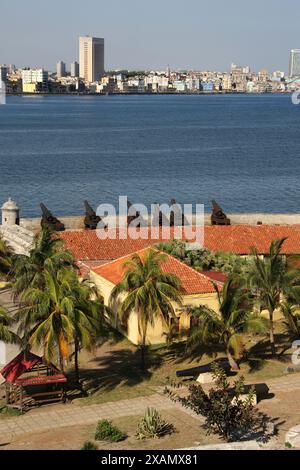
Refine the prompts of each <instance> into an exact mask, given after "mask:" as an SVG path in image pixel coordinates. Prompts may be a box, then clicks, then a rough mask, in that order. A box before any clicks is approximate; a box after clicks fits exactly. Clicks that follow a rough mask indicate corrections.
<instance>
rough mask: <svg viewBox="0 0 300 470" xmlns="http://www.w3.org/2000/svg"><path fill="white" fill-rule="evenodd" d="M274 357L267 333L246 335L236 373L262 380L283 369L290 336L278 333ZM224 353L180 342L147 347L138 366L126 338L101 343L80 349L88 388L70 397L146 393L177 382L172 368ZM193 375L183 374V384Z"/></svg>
mask: <svg viewBox="0 0 300 470" xmlns="http://www.w3.org/2000/svg"><path fill="white" fill-rule="evenodd" d="M278 343H279V347H278V351H279V353H281V355H280V357H279V359H272V358H271V356H270V354H269V351H268V341H267V339H266V338H259V337H256V339H255V340H253V338H252V339H251V338H249V342H248V345H247V350H248V356H246V358H245V359H244V360H243V362H242V363H241V370H240V372H239V375H243V376H244V377H245V379H246V382H249V383H253V382H262V381H263V382H266V381H268V379H273V378H276V377H281V376H284V375H287V374H288V372H287V367H288V366H289V365H290V364H291V363H290V353H291V351H290V350H289V346H290V344H291V341H290V340H289V338H287V337H285V336H284V335H282V334H281V335H278ZM221 358H225V355H224V354H223V353H222V352H219V353H218V352H214V351H208V349H207V348H206V349H205V350H202V351H201V350H199V351H194V352H193V353H192V354H191V353H187V352H186V350H185V345H184V343H177V344H173V345H172V346H170V347H167V346H165V345H162V346H156V347H152V348H151V349H150V350H149V351H148V356H147V364H146V365H147V367H146V368H145V370H142V368H141V363H140V353H139V351H137V349H136V348H135V347H134V346H133V345H132V344H131V343H129V342H128V341H127V340H122V341H121V342H119V343H106V344H104V345H102V346H101V347H100V348H98V349H96V350H95V351H94V352H93V353H86V352H82V353H81V357H80V366H81V377H82V379H83V387H84V389H85V391H86V393H87V397H85V398H75V397H74V398H75V403H76V402H77V404H82V405H86V404H92V403H103V402H108V401H117V400H122V399H125V398H134V397H137V396H146V395H150V394H153V393H155V392H156V391H157V387H162V386H166V385H170V384H173V383H177V384H178V383H180V382H182V379H177V378H176V371H178V370H183V369H189V368H193V367H197V366H200V365H204V364H208V363H210V362H211V361H213V360H214V359H221ZM192 381H193V379H189V378H187V379H185V380H184V383H186V384H188V383H189V382H192Z"/></svg>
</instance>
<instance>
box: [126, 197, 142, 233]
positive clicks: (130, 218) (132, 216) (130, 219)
mask: <svg viewBox="0 0 300 470" xmlns="http://www.w3.org/2000/svg"><path fill="white" fill-rule="evenodd" d="M131 207H134V205H133V204H132V203H131V202H130V201H129V200H128V201H127V210H128V212H127V227H129V226H130V224H131V223H132V222H133V221H134V220H136V219H138V218H139V217H140V216H141V214H140V213H139V212H138V211H135V212H134V213H131V214H130V215H129V210H130V209H131ZM135 227H137V228H140V227H141V224H140V223H139V224H137V225H136V226H135Z"/></svg>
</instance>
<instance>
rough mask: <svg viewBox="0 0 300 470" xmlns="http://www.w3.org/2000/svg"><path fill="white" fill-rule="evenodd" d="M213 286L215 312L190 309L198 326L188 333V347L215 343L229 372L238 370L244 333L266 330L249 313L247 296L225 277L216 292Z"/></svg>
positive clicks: (261, 322)
mask: <svg viewBox="0 0 300 470" xmlns="http://www.w3.org/2000/svg"><path fill="white" fill-rule="evenodd" d="M213 284H214V287H215V291H216V294H217V297H218V303H219V312H216V311H215V310H213V309H211V308H209V307H207V306H202V305H201V306H200V307H197V308H194V309H192V311H191V313H192V315H193V316H194V317H195V318H197V319H199V326H197V327H195V329H194V330H192V331H191V335H190V337H189V339H188V346H194V345H195V344H199V342H200V343H204V344H215V343H219V344H220V345H221V346H222V347H223V348H224V351H225V352H226V355H227V358H228V362H229V364H230V366H231V368H232V369H233V370H237V369H239V366H238V364H237V362H236V359H237V358H239V357H240V356H241V353H242V351H243V349H244V333H246V332H257V333H262V332H265V331H266V324H265V322H264V320H263V319H262V318H260V317H258V316H255V315H254V314H253V313H252V312H251V303H248V295H247V293H246V292H245V290H242V289H240V288H238V287H235V286H234V285H233V279H232V278H229V279H228V280H227V281H226V282H225V283H224V285H223V289H222V291H221V292H220V290H219V288H218V286H217V285H216V284H215V283H213Z"/></svg>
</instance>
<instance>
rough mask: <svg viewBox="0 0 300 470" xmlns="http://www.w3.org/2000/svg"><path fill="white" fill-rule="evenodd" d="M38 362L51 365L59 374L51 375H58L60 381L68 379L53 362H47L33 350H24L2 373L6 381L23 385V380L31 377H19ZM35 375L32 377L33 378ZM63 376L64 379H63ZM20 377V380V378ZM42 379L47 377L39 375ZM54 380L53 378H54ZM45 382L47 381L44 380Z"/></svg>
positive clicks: (0, 372)
mask: <svg viewBox="0 0 300 470" xmlns="http://www.w3.org/2000/svg"><path fill="white" fill-rule="evenodd" d="M38 364H44V365H46V366H48V367H51V369H52V370H53V371H54V372H55V371H56V372H57V374H55V375H52V376H49V377H52V379H53V377H55V376H56V377H58V376H59V377H58V379H59V380H58V381H59V382H61V381H64V382H66V381H67V379H66V377H65V376H64V375H63V374H59V370H58V369H57V368H56V367H55V366H54V365H53V364H50V365H49V364H46V363H45V362H44V360H43V359H42V358H41V357H39V356H36V355H35V354H33V353H32V352H27V351H22V352H21V353H20V354H19V355H18V356H16V357H15V358H14V359H13V360H12V361H11V362H9V363H8V364H7V365H6V366H5V367H4V368H3V369H2V370H1V371H0V374H1V375H2V376H3V377H4V379H5V380H6V382H9V383H12V384H17V385H21V382H22V381H24V380H29V379H19V377H21V376H22V375H23V374H25V373H26V372H30V371H31V370H32V369H33V368H34V367H35V366H37V365H38ZM33 378H34V377H32V378H30V380H32V379H33ZM62 378H63V379H64V380H62ZM18 379H19V380H18ZM39 379H40V380H42V379H45V377H43V376H41V377H39ZM52 382H53V380H52ZM43 383H45V381H44V382H43Z"/></svg>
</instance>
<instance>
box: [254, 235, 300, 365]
mask: <svg viewBox="0 0 300 470" xmlns="http://www.w3.org/2000/svg"><path fill="white" fill-rule="evenodd" d="M285 241H286V238H282V239H281V240H275V241H273V242H272V243H271V246H270V250H269V254H268V256H265V257H264V258H261V257H260V256H259V255H258V253H257V250H256V249H253V250H252V254H253V261H252V264H251V265H250V269H249V274H248V279H247V280H248V286H249V288H250V289H251V290H252V292H253V294H254V295H255V296H256V297H257V299H258V300H259V301H260V304H261V308H263V309H267V311H268V314H269V325H270V327H269V336H270V346H271V352H272V355H273V356H276V344H275V336H274V312H275V310H279V309H281V310H282V307H283V301H284V300H285V302H286V301H287V300H288V299H290V300H292V299H293V303H299V299H300V270H299V269H293V270H291V271H288V268H287V263H286V261H285V259H284V258H283V257H282V255H281V250H282V247H283V244H284V242H285ZM297 299H298V300H297ZM286 307H287V305H286V304H285V307H284V309H283V311H286Z"/></svg>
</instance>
